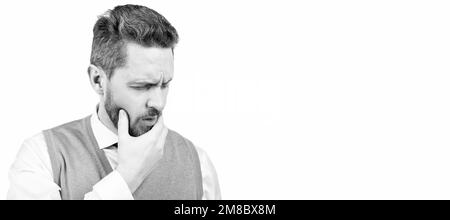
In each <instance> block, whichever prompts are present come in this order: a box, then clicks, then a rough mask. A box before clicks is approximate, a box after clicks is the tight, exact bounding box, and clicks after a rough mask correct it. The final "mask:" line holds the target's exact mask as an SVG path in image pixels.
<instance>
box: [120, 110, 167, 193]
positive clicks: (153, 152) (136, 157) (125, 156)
mask: <svg viewBox="0 0 450 220" xmlns="http://www.w3.org/2000/svg"><path fill="white" fill-rule="evenodd" d="M128 124H129V123H128V115H127V113H126V112H125V110H120V111H119V122H118V126H117V127H118V136H119V143H118V154H119V156H118V166H117V169H116V170H117V171H118V172H119V173H120V174H121V175H122V177H123V178H124V180H125V182H127V184H128V187H129V188H130V190H131V192H132V193H133V192H134V191H135V190H136V189H137V188H138V187H139V185H141V183H142V181H144V179H145V177H147V176H148V174H150V172H151V171H152V170H153V168H154V166H155V164H156V163H157V162H158V161H159V159H161V157H162V155H163V152H164V143H165V140H166V136H167V132H168V129H167V128H166V127H165V125H164V123H163V118H162V116H160V117H159V118H158V121H157V122H156V124H155V125H154V126H153V128H152V129H151V130H150V131H148V132H147V133H145V134H143V135H141V136H139V137H132V136H130V134H129V133H128V129H129V128H128V127H129V125H128Z"/></svg>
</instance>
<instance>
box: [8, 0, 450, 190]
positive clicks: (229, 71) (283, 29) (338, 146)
mask: <svg viewBox="0 0 450 220" xmlns="http://www.w3.org/2000/svg"><path fill="white" fill-rule="evenodd" d="M128 2H131V3H138V4H145V5H147V6H149V7H150V8H153V9H155V10H157V11H158V12H160V13H161V14H163V15H164V16H165V17H166V18H167V19H168V20H169V21H170V22H171V23H172V24H173V25H174V26H175V27H176V28H177V29H178V31H179V34H180V43H179V45H178V46H177V48H176V51H175V65H176V66H175V78H174V81H173V83H172V84H171V90H170V93H169V100H168V105H167V107H166V111H165V115H166V118H165V120H166V123H167V125H168V127H170V128H172V129H174V130H176V131H178V132H179V133H181V134H183V135H184V136H186V137H188V138H189V139H190V140H192V141H193V142H194V143H195V144H196V145H198V146H200V147H201V148H203V149H204V150H206V151H207V152H208V154H209V156H210V157H211V159H212V161H213V163H214V164H215V166H216V169H217V171H218V174H219V180H220V183H221V188H222V195H223V198H224V199H450V191H449V187H450V154H449V153H450V148H449V147H450V139H449V134H450V103H449V101H450V72H449V70H450V62H449V61H450V13H449V12H450V3H449V2H448V1H425V0H424V1H413V0H408V1H398V0H397V1H394V0H389V1H381V0H377V1H359V0H358V1H356V0H355V1H280V0H277V1H242V0H239V1H230V0H227V1H192V0H191V1H167V0H164V1H142V2H138V1H127V2H125V1H70V2H69V1H42V0H41V1H8V2H7V3H2V5H1V8H0V22H1V23H0V30H1V35H0V37H1V39H0V44H1V45H0V48H1V49H0V62H1V66H0V72H1V76H0V77H1V81H0V82H1V86H0V89H1V91H0V100H1V103H2V105H1V123H0V129H1V130H0V132H1V133H0V135H1V143H2V144H1V154H0V197H1V198H5V197H6V192H7V189H8V185H9V183H8V177H7V174H8V169H9V167H10V165H11V163H12V162H13V160H14V157H15V155H16V153H17V151H18V150H19V148H20V145H21V143H22V142H23V140H24V139H25V138H28V137H30V136H32V135H34V134H36V133H38V132H39V131H41V130H42V129H46V128H50V127H53V126H56V125H59V124H62V123H65V122H68V121H72V120H75V119H79V118H81V117H84V116H86V115H87V114H90V113H92V112H93V110H94V107H95V105H96V103H97V101H98V97H97V96H96V95H95V93H94V91H93V90H92V89H91V87H90V85H89V82H88V77H87V73H86V69H87V66H88V64H89V55H90V47H91V40H92V39H91V38H92V27H93V25H94V23H95V21H96V18H97V16H98V15H100V14H102V13H103V12H104V11H106V9H110V8H113V7H114V6H115V5H117V4H123V3H128Z"/></svg>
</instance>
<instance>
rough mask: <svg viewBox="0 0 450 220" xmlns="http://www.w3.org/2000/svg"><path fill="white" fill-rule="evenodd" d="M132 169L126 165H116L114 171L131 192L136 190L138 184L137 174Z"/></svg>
mask: <svg viewBox="0 0 450 220" xmlns="http://www.w3.org/2000/svg"><path fill="white" fill-rule="evenodd" d="M133 170H134V169H130V168H127V167H126V166H121V165H119V166H117V168H116V171H117V172H118V173H119V174H120V175H121V176H122V178H123V179H124V180H125V182H126V183H127V185H128V188H129V189H130V191H131V193H133V192H134V191H136V189H137V187H138V186H139V185H140V182H141V181H139V179H138V175H137V174H135V173H134V172H133Z"/></svg>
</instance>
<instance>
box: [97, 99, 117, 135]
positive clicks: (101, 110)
mask: <svg viewBox="0 0 450 220" xmlns="http://www.w3.org/2000/svg"><path fill="white" fill-rule="evenodd" d="M97 114H98V119H99V120H100V121H101V122H102V123H103V125H105V126H106V127H107V128H108V129H109V130H110V131H112V132H114V134H116V135H117V128H116V127H114V124H113V122H112V121H111V119H110V118H109V116H108V113H107V112H106V109H105V105H104V104H103V102H101V103H100V104H99V105H98V107H97Z"/></svg>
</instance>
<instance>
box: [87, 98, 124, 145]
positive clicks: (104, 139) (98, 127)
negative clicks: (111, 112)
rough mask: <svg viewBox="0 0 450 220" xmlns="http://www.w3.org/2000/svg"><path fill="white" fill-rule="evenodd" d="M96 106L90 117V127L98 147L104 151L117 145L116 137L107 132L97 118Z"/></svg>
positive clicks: (109, 131) (112, 133)
mask: <svg viewBox="0 0 450 220" xmlns="http://www.w3.org/2000/svg"><path fill="white" fill-rule="evenodd" d="M97 110H98V105H97V107H96V108H95V112H94V114H92V115H91V127H92V132H93V133H94V137H95V139H96V140H97V144H98V147H99V148H100V149H104V148H107V147H110V146H111V145H113V144H115V143H117V141H118V138H117V135H116V134H114V132H112V131H111V130H109V129H108V128H107V127H106V126H105V125H104V124H103V123H102V122H101V121H100V119H99V118H98V111H97Z"/></svg>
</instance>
